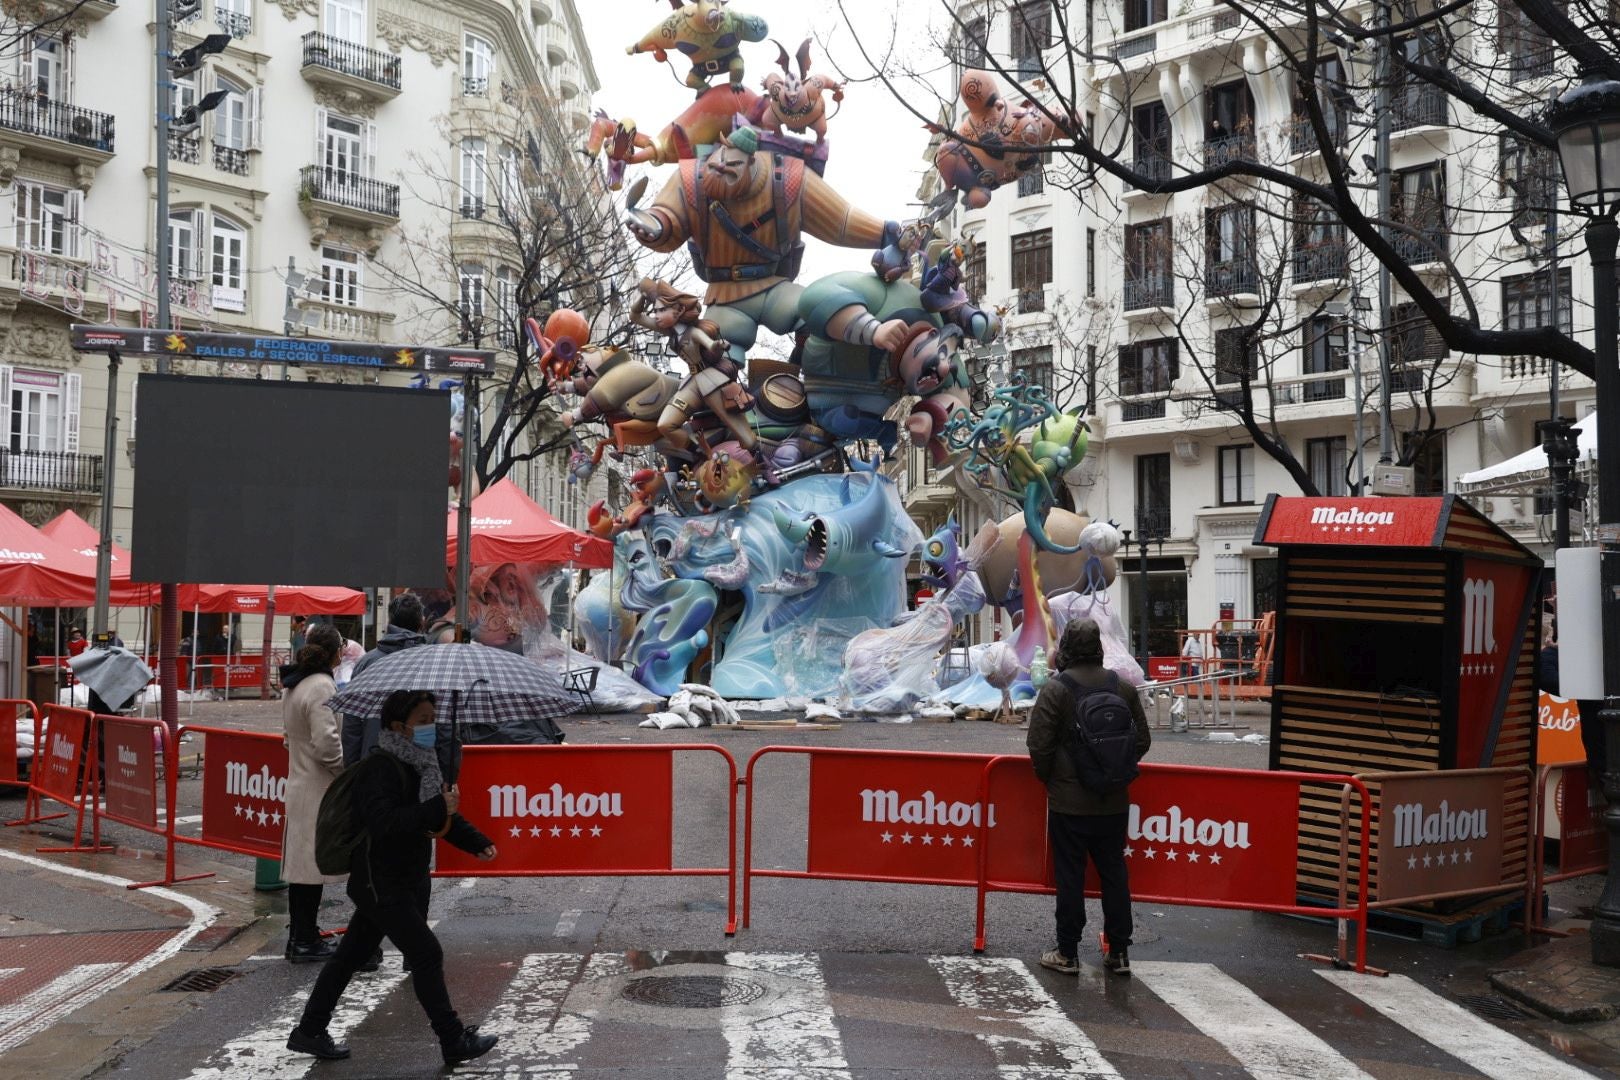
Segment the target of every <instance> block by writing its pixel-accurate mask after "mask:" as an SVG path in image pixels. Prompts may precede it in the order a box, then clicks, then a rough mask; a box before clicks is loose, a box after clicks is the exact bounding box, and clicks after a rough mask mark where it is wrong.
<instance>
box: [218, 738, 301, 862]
mask: <svg viewBox="0 0 1620 1080" xmlns="http://www.w3.org/2000/svg"><path fill="white" fill-rule="evenodd" d="M204 733H205V734H206V735H207V743H206V744H205V745H204V747H203V750H204V753H203V797H202V812H203V818H202V838H203V839H204V840H206V841H208V842H209V843H212V844H219V845H221V846H223V847H226V848H229V849H230V850H233V851H240V852H242V853H243V854H245V855H257V856H259V857H261V858H266V859H279V858H281V833H282V828H283V826H282V821H283V817H284V815H285V813H286V809H287V802H286V798H287V748H286V747H285V746H283V745H282V744H281V736H280V735H261V734H258V733H256V732H250V731H227V730H225V729H222V728H207V729H204Z"/></svg>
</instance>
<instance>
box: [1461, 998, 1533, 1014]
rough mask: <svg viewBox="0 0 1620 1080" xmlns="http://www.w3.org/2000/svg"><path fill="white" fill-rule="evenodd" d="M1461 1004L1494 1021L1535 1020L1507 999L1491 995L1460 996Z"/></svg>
mask: <svg viewBox="0 0 1620 1080" xmlns="http://www.w3.org/2000/svg"><path fill="white" fill-rule="evenodd" d="M1457 1001H1458V1003H1459V1004H1462V1005H1466V1006H1468V1008H1470V1009H1473V1010H1474V1011H1475V1012H1477V1013H1479V1014H1480V1015H1481V1016H1488V1017H1490V1018H1491V1019H1492V1020H1533V1019H1535V1017H1534V1015H1532V1014H1531V1013H1528V1012H1526V1011H1525V1010H1523V1009H1521V1008H1519V1007H1518V1006H1517V1005H1515V1004H1513V1002H1511V1001H1509V1000H1507V998H1499V997H1493V996H1491V995H1490V994H1459V995H1458V996H1457Z"/></svg>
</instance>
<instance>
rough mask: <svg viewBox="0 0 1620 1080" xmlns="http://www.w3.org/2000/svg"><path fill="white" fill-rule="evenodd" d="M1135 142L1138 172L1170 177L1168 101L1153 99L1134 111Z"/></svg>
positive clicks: (1133, 146) (1132, 143)
mask: <svg viewBox="0 0 1620 1080" xmlns="http://www.w3.org/2000/svg"><path fill="white" fill-rule="evenodd" d="M1131 146H1132V148H1133V150H1134V152H1135V166H1136V171H1137V172H1139V173H1146V174H1147V175H1148V177H1149V178H1150V179H1154V180H1163V179H1166V178H1167V177H1169V175H1170V114H1169V112H1167V111H1166V110H1165V107H1164V102H1162V101H1150V102H1148V103H1147V104H1146V105H1138V106H1137V107H1136V108H1135V109H1133V110H1132V111H1131Z"/></svg>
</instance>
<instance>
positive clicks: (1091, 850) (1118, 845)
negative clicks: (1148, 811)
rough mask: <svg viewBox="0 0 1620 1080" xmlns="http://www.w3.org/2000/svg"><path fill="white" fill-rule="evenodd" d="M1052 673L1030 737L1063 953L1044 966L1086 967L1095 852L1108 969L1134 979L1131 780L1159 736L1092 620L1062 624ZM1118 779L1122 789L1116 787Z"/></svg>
mask: <svg viewBox="0 0 1620 1080" xmlns="http://www.w3.org/2000/svg"><path fill="white" fill-rule="evenodd" d="M1052 668H1053V670H1054V671H1056V672H1057V674H1055V675H1054V676H1053V677H1052V678H1051V679H1050V680H1048V681H1047V683H1046V685H1045V686H1044V687H1042V688H1041V692H1040V695H1039V696H1038V697H1036V699H1035V707H1034V709H1032V710H1031V712H1030V716H1029V734H1028V736H1027V738H1026V742H1027V744H1028V746H1029V757H1030V761H1031V763H1032V764H1033V765H1034V766H1035V775H1036V776H1038V777H1040V779H1041V782H1042V783H1043V784H1045V785H1046V809H1047V814H1046V823H1047V833H1048V837H1049V841H1050V843H1051V847H1052V864H1053V871H1054V873H1055V875H1056V877H1057V912H1056V915H1057V947H1056V948H1054V949H1051V950H1049V951H1048V952H1046V953H1045V954H1043V955H1042V956H1041V966H1042V967H1047V968H1051V969H1052V970H1053V971H1061V972H1063V973H1065V974H1069V975H1075V974H1078V973H1079V971H1080V953H1079V947H1080V939H1081V935H1082V934H1083V933H1084V932H1085V928H1086V859H1087V857H1088V856H1089V857H1090V859H1091V862H1092V863H1093V864H1094V865H1095V866H1096V868H1097V878H1098V880H1099V881H1100V882H1101V883H1102V909H1103V933H1104V935H1105V937H1106V940H1107V953H1106V955H1105V957H1104V959H1103V967H1104V968H1105V969H1107V970H1108V971H1109V972H1111V973H1112V974H1115V975H1129V974H1130V973H1131V961H1130V952H1129V950H1130V947H1131V932H1132V926H1131V891H1130V882H1129V879H1128V877H1127V875H1126V871H1125V823H1126V817H1127V812H1128V811H1129V809H1130V791H1129V780H1128V777H1130V776H1134V775H1135V771H1136V762H1137V761H1139V760H1140V759H1141V757H1142V755H1143V754H1145V753H1147V750H1148V746H1149V745H1150V744H1151V743H1152V741H1153V736H1152V735H1151V734H1150V733H1149V731H1148V726H1147V717H1146V715H1144V714H1143V712H1142V702H1141V700H1140V699H1139V698H1138V697H1137V695H1136V693H1135V692H1134V691H1132V690H1131V689H1130V688H1129V687H1123V688H1122V687H1121V685H1120V681H1119V677H1118V676H1117V675H1115V674H1114V673H1113V672H1111V671H1108V670H1107V669H1106V668H1104V667H1103V646H1102V631H1101V630H1100V629H1099V628H1098V626H1097V624H1096V623H1095V622H1094V621H1092V620H1091V619H1076V620H1074V621H1072V622H1070V623H1069V624H1068V625H1067V626H1065V627H1064V628H1063V637H1062V639H1061V640H1060V641H1059V642H1058V647H1057V652H1056V655H1055V657H1054V659H1053V663H1052ZM1082 723H1083V724H1085V725H1086V726H1087V729H1088V732H1089V733H1090V734H1091V735H1092V736H1098V737H1099V738H1098V739H1097V742H1096V743H1094V744H1091V745H1097V746H1099V747H1100V751H1099V752H1097V753H1093V752H1092V751H1091V750H1090V749H1089V748H1088V747H1083V746H1081V744H1080V743H1081V740H1080V737H1079V734H1078V726H1079V725H1080V724H1082ZM1110 750H1112V754H1110ZM1099 762H1100V763H1101V765H1102V768H1100V769H1099V767H1098V766H1099ZM1082 777H1084V778H1085V779H1082ZM1121 777H1124V778H1125V781H1124V782H1123V783H1121V782H1118V781H1119V779H1120V778H1121Z"/></svg>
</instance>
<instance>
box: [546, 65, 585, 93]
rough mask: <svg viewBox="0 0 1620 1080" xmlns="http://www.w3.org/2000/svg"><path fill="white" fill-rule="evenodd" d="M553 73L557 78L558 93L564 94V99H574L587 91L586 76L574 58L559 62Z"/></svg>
mask: <svg viewBox="0 0 1620 1080" xmlns="http://www.w3.org/2000/svg"><path fill="white" fill-rule="evenodd" d="M551 73H552V76H553V77H554V78H555V79H556V80H557V93H559V94H561V95H562V99H563V100H564V101H572V100H573V99H574V98H577V97H579V96H580V95H581V94H583V93H584V92H585V76H584V75H583V74H582V73H581V72H580V70H579V65H578V64H576V63H574V61H573V60H569V61H568V62H567V63H563V64H558V65H557V66H556V67H554V68H552V72H551Z"/></svg>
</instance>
